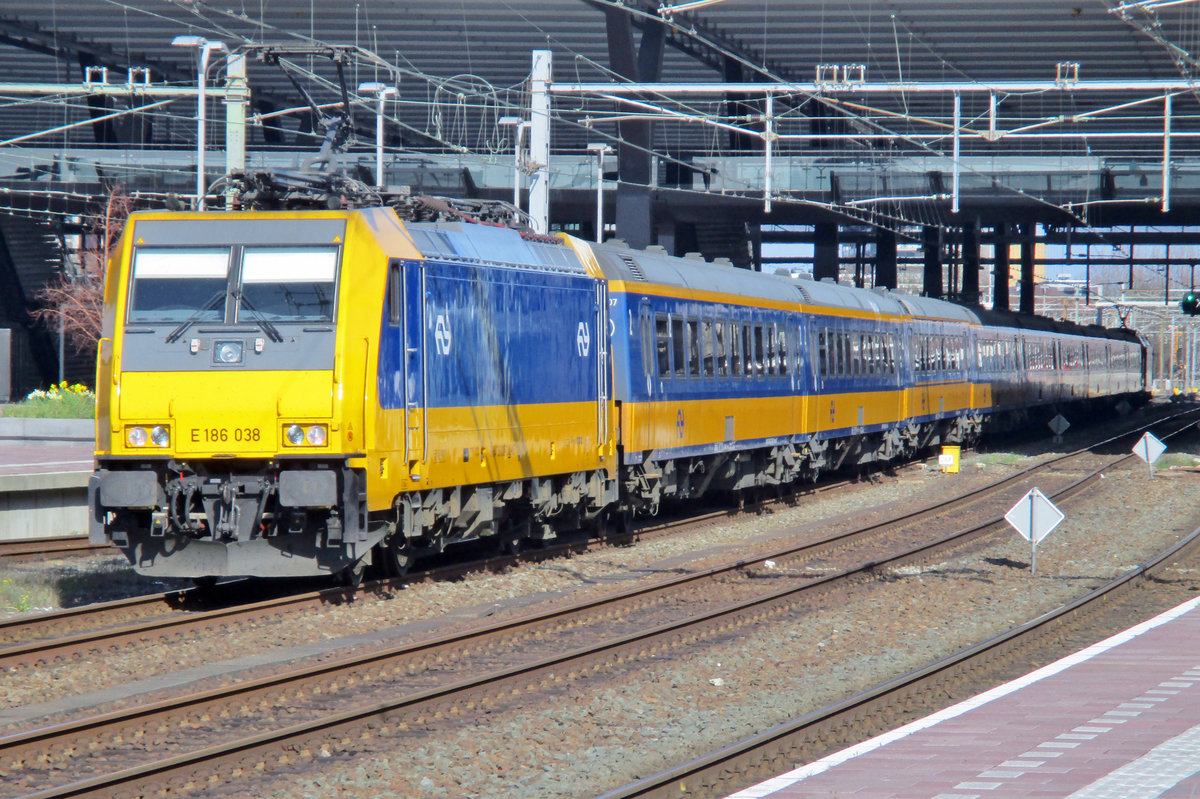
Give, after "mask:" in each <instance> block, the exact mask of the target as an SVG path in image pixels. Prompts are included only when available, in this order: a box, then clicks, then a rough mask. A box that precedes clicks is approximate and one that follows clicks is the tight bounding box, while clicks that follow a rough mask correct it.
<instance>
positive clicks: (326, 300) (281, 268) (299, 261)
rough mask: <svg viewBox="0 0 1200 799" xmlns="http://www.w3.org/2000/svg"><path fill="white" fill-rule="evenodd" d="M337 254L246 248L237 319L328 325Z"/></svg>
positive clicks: (324, 249)
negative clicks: (323, 323) (326, 323)
mask: <svg viewBox="0 0 1200 799" xmlns="http://www.w3.org/2000/svg"><path fill="white" fill-rule="evenodd" d="M336 277H337V250H336V249H335V248H332V247H322V248H314V247H246V248H245V252H244V254H243V257H242V289H241V295H240V299H239V301H238V321H250V320H253V319H255V318H258V319H266V320H269V321H274V322H278V321H283V322H287V321H297V322H332V321H333V313H334V300H335V298H336V296H337V293H336V291H335V287H336Z"/></svg>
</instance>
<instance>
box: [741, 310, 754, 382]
mask: <svg viewBox="0 0 1200 799" xmlns="http://www.w3.org/2000/svg"><path fill="white" fill-rule="evenodd" d="M754 358H755V351H754V325H752V324H749V323H744V324H743V325H742V361H743V362H744V363H745V364H746V379H747V380H752V379H754V370H755V369H756V368H757V367H758V364H756V363H755V360H754Z"/></svg>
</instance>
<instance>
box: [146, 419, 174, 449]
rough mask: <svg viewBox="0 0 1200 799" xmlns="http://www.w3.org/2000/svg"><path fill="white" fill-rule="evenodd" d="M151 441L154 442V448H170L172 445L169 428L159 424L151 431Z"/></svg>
mask: <svg viewBox="0 0 1200 799" xmlns="http://www.w3.org/2000/svg"><path fill="white" fill-rule="evenodd" d="M150 440H151V441H153V442H154V446H156V447H169V446H170V445H171V431H170V430H169V429H168V428H167V427H165V426H163V425H161V424H157V425H155V426H154V429H153V430H151V431H150Z"/></svg>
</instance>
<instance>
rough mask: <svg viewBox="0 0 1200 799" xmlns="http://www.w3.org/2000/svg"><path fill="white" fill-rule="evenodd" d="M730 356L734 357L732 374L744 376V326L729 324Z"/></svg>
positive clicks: (735, 323) (734, 323)
mask: <svg viewBox="0 0 1200 799" xmlns="http://www.w3.org/2000/svg"><path fill="white" fill-rule="evenodd" d="M729 354H730V356H731V357H732V360H733V362H732V364H731V371H730V374H731V375H733V376H734V377H741V376H742V326H741V325H740V324H738V323H737V322H730V323H729Z"/></svg>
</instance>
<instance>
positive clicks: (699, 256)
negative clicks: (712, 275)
mask: <svg viewBox="0 0 1200 799" xmlns="http://www.w3.org/2000/svg"><path fill="white" fill-rule="evenodd" d="M683 257H684V258H686V259H688V260H689V261H703V260H704V254H703V253H698V252H685V253H684V254H683Z"/></svg>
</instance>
